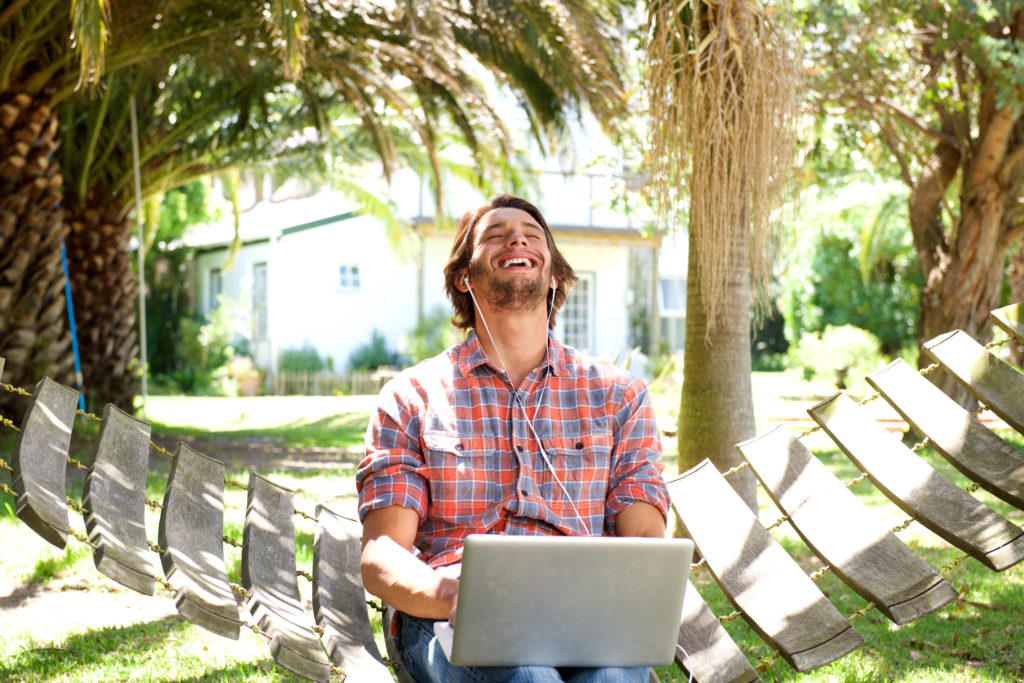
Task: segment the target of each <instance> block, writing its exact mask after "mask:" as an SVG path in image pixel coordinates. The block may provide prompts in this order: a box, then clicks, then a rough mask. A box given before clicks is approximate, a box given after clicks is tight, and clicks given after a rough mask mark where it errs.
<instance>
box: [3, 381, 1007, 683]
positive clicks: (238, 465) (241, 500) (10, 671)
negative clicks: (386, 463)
mask: <svg viewBox="0 0 1024 683" xmlns="http://www.w3.org/2000/svg"><path fill="white" fill-rule="evenodd" d="M777 379H778V378H777V377H774V376H769V377H763V376H762V377H760V378H759V377H755V387H757V386H762V387H764V386H770V387H772V389H771V391H776V385H775V384H774V382H776V381H777ZM676 398H677V397H676ZM656 399H657V400H659V401H660V402H661V403H659V407H660V406H661V405H665V406H670V407H671V406H672V405H673V403H674V401H673V400H672V399H673V397H671V396H667V397H666V396H662V397H656ZM772 400H778V399H777V395H776V394H772ZM290 403H291V400H290V399H287V400H286V399H260V400H253V399H189V400H185V399H180V398H171V397H157V398H154V399H151V402H150V404H149V406H148V408H149V412H148V415H149V419H150V420H151V421H152V422H153V424H154V437H153V438H154V441H155V442H157V443H160V444H161V445H164V446H165V447H168V448H173V444H170V445H168V444H167V443H166V441H167V440H168V439H170V438H171V437H174V438H181V439H183V440H185V441H186V442H190V441H191V440H193V439H195V440H199V441H201V444H202V446H203V447H204V448H205V449H206V450H208V451H209V452H208V453H207V454H208V455H212V456H214V457H217V456H218V453H219V452H220V451H221V450H223V452H224V453H228V454H230V457H227V458H226V459H227V460H228V470H227V476H228V478H230V479H234V480H237V481H240V482H242V483H243V484H244V483H245V482H246V481H247V480H248V473H249V470H248V469H247V467H250V466H255V467H257V469H258V471H259V472H260V474H263V475H265V476H267V477H268V478H270V479H271V480H272V481H274V482H276V483H278V484H281V485H282V486H286V487H288V488H291V489H293V490H294V491H295V505H296V507H297V508H298V509H300V510H303V511H304V512H307V513H309V514H312V513H313V511H314V508H315V506H316V504H317V503H325V504H327V505H329V506H330V507H331V508H332V509H334V510H336V511H338V512H340V513H342V514H351V513H352V512H353V511H354V499H355V487H354V470H353V462H354V459H356V458H358V455H356V454H357V453H358V450H359V448H360V444H361V443H362V439H363V432H364V430H365V425H366V420H367V412H366V409H365V407H364V406H357V407H356V409H355V410H354V412H338V411H339V406H340V405H341V404H340V403H339V402H337V400H336V399H333V398H327V399H313V400H308V399H307V400H304V401H300V402H299V404H300V405H292V404H290ZM811 404H812V402H811V401H804V404H803V407H808V406H810V405H811ZM351 406H352V404H351V403H349V404H347V407H351ZM332 411H333V412H332ZM660 419H661V418H660ZM661 421H664V420H661ZM75 430H76V440H75V450H74V452H73V455H75V456H76V457H78V458H79V459H81V460H83V462H89V461H91V453H92V450H93V449H94V448H95V441H96V433H97V431H98V430H97V428H96V427H95V426H93V425H85V426H82V425H79V424H77V423H76V426H75ZM1008 438H1010V437H1008ZM1012 439H1015V442H1016V444H1017V445H1018V447H1024V439H1021V438H1019V437H1012ZM239 443H245V444H249V443H253V444H256V446H259V445H260V444H266V443H270V444H272V445H273V446H274V448H278V447H280V449H279V451H280V452H279V451H274V453H273V454H272V456H271V457H268V459H267V460H266V461H265V463H266V466H265V467H264V466H263V464H261V461H260V460H258V459H256V458H253V457H249V456H248V455H244V454H243V455H238V451H239V450H242V451H245V448H242V449H239V448H237V446H238V444H239ZM806 443H807V445H808V446H809V447H810V448H812V450H814V452H815V454H816V455H817V456H818V457H819V458H820V459H821V460H822V461H823V462H824V463H825V464H826V465H827V466H828V467H829V468H830V469H831V470H832V471H833V472H834V473H835V474H836V476H837V477H838V478H839V479H840V480H842V481H849V480H851V479H853V478H855V477H856V476H858V475H859V473H860V472H859V469H858V468H857V467H856V466H855V465H853V464H852V463H851V462H850V461H849V460H848V459H847V458H846V457H845V456H843V455H842V454H841V453H839V452H838V451H836V450H835V449H834V448H829V447H828V446H829V442H828V440H827V438H825V437H822V436H821V435H820V434H819V435H814V436H812V437H809V438H808V439H806ZM4 445H6V444H3V445H0V447H4ZM231 445H234V446H235V447H234V448H229V446H231ZM288 449H312V450H309V451H303V454H302V455H297V454H296V455H289V453H288ZM3 452H5V453H9V452H10V450H9V448H5V450H4V451H3ZM673 454H674V447H673V445H672V444H669V443H666V455H667V456H669V457H671V455H673ZM921 455H922V457H924V458H925V459H926V460H927V461H928V462H929V463H930V464H932V466H934V467H935V468H936V469H938V470H939V471H940V472H942V473H943V474H944V475H945V476H947V477H949V478H950V479H952V480H953V481H954V482H956V483H957V484H958V485H960V486H962V487H963V486H966V485H967V484H968V482H967V480H966V479H965V478H964V477H963V475H961V474H960V473H959V472H957V471H956V470H955V469H954V468H953V467H952V466H950V465H949V464H948V463H946V462H945V461H944V460H943V459H942V458H941V457H939V456H937V455H935V454H934V453H932V452H931V451H930V450H927V449H926V450H925V451H923V452H922V454H921ZM304 459H305V460H304ZM169 460H170V459H169V458H167V457H165V456H158V455H154V457H153V458H152V459H151V463H152V467H151V469H150V472H149V475H148V478H147V497H148V498H149V499H151V500H157V501H159V500H162V498H163V494H164V489H165V486H166V481H167V472H168V470H169ZM247 463H248V464H247ZM669 469H670V471H672V470H673V469H674V467H673V466H672V465H671V463H670V467H669ZM4 474H9V473H0V477H2V476H4ZM2 480H3V481H7V482H9V479H2ZM851 490H852V491H853V492H854V493H855V494H856V495H857V496H858V498H859V499H860V500H861V501H862V502H863V503H864V504H865V506H866V507H867V508H868V510H869V512H870V513H871V514H872V515H877V516H878V518H879V519H881V520H883V521H884V523H885V524H887V525H889V526H895V525H897V524H899V523H901V522H902V521H903V520H905V519H906V517H907V516H906V514H905V513H903V512H902V511H901V510H899V509H898V508H897V507H896V506H895V505H893V504H892V503H891V502H890V501H889V500H888V499H886V498H885V496H884V495H882V494H881V493H880V492H879V491H878V490H877V489H876V488H875V487H874V486H873V485H872V484H871V483H870V482H864V483H861V484H858V485H856V486H854V487H852V489H851ZM69 495H70V496H71V497H72V499H75V500H79V501H80V500H81V477H80V476H72V477H70V478H69ZM974 495H975V496H977V497H978V498H979V499H981V500H983V501H984V502H986V503H987V504H989V505H990V506H991V507H993V508H994V509H995V510H997V511H998V512H1000V513H1001V514H1003V515H1005V516H1007V517H1009V518H1010V519H1011V520H1012V521H1014V522H1015V523H1017V524H1024V512H1021V511H1020V510H1017V509H1016V508H1013V507H1012V506H1010V505H1008V504H1006V503H1003V502H1002V501H1000V500H998V499H996V498H995V497H994V496H992V495H990V494H988V493H986V492H984V491H978V492H976V493H975V494H974ZM224 503H225V533H226V534H227V535H228V536H230V537H232V538H234V539H236V540H239V541H240V540H241V538H242V531H243V526H244V516H245V505H246V492H245V491H244V490H240V489H238V488H236V487H233V486H226V487H225V491H224ZM761 508H762V509H761V514H760V518H761V521H762V523H764V524H765V525H768V524H770V523H771V522H773V521H775V520H776V519H777V518H778V517H779V515H780V513H779V511H778V510H777V509H776V508H775V507H774V505H773V504H772V503H771V501H770V500H768V498H767V496H766V495H765V494H764V493H763V492H762V493H761ZM146 517H147V518H146V523H147V530H148V532H149V538H150V540H151V541H154V542H155V541H156V540H157V524H158V513H156V512H154V511H152V510H147V516H146ZM293 521H294V523H295V541H296V557H297V560H296V564H297V567H298V569H301V570H304V571H309V572H311V571H312V546H313V523H312V522H310V521H309V520H305V519H302V518H301V517H299V516H296V517H294V518H293ZM71 522H72V526H73V527H75V528H77V529H79V530H81V529H82V528H83V524H82V520H81V516H80V515H78V514H77V513H74V512H72V513H71ZM772 533H773V534H774V535H775V537H776V538H777V539H778V540H779V542H780V543H781V544H782V546H783V548H785V550H786V551H787V552H788V553H789V554H790V555H791V556H793V557H794V558H795V559H796V560H797V561H798V562H799V563H800V564H801V566H802V567H803V568H804V569H805V570H806V571H807V572H808V573H810V572H812V571H814V570H815V569H817V568H818V567H820V566H821V563H820V561H818V560H817V559H816V558H815V557H814V556H813V555H812V554H811V553H810V551H809V550H808V549H807V548H806V547H805V546H804V544H803V542H802V541H801V540H800V538H799V537H798V536H797V535H796V534H795V532H793V531H792V529H791V528H790V527H789V526H788V525H787V524H782V525H781V526H779V527H777V528H775V529H773V530H772ZM898 536H899V538H900V539H901V540H903V541H904V542H905V543H907V544H908V545H909V546H910V547H911V548H912V549H913V550H914V552H915V553H917V554H918V555H919V556H921V557H922V558H923V559H924V560H925V561H926V562H927V563H928V564H929V565H931V566H932V567H935V568H939V567H942V566H943V565H945V564H947V563H950V562H952V561H953V560H954V559H956V558H957V557H958V556H959V555H960V554H961V553H960V551H958V550H956V549H955V548H952V547H950V546H949V545H948V544H947V543H945V542H944V541H942V540H941V539H939V538H937V537H936V536H934V535H933V534H931V533H930V532H928V531H927V530H925V529H924V528H923V527H921V526H919V525H917V524H912V525H911V526H910V527H909V528H907V529H906V530H904V531H901V532H900V533H899V534H898ZM0 549H2V550H3V552H0V581H5V582H7V583H9V584H14V585H15V586H17V587H18V588H17V590H22V591H27V592H29V593H31V592H32V591H38V590H40V589H43V588H45V589H48V590H52V589H53V588H54V587H59V588H60V589H61V590H67V591H75V592H79V591H85V592H86V593H87V594H88V596H90V598H91V599H92V600H94V601H95V605H96V609H97V610H98V611H102V610H103V609H104V604H105V603H104V600H107V599H114V598H116V597H118V596H120V595H124V594H125V593H128V591H127V590H126V589H123V588H120V587H119V586H117V585H116V584H114V583H113V582H112V581H110V580H108V579H106V578H105V577H103V576H101V575H100V574H98V573H97V572H96V570H95V569H94V568H93V566H92V559H91V553H90V552H89V551H88V549H87V548H86V547H84V546H83V545H81V544H80V543H77V542H76V541H74V540H73V539H72V540H71V541H70V545H69V547H68V549H67V550H63V551H62V550H58V549H56V548H54V547H52V546H50V545H48V544H47V543H46V542H44V541H42V540H41V539H39V538H38V537H37V536H35V534H33V533H32V532H31V531H30V530H28V528H27V527H25V526H24V525H23V524H21V523H20V521H19V520H17V519H16V517H15V516H14V506H13V499H12V498H11V497H10V496H8V495H0ZM12 550H14V552H11V551H12ZM224 556H225V563H226V565H227V567H228V570H229V576H230V578H231V580H233V581H236V582H238V581H239V580H240V567H241V550H240V549H238V548H234V547H231V546H229V545H225V546H224ZM1022 572H1024V569H1021V568H1020V567H1019V566H1018V567H1014V568H1011V569H1009V570H1007V571H1005V572H1002V573H995V572H992V571H990V570H988V569H987V568H985V567H983V566H982V565H980V564H979V563H978V562H976V561H975V560H973V559H968V560H966V561H964V562H962V563H961V564H960V565H959V566H956V567H953V568H951V569H949V570H947V571H945V572H944V575H945V576H946V578H947V579H948V580H949V581H950V583H951V584H952V585H953V586H954V587H955V588H956V589H957V590H958V591H960V592H961V594H962V598H961V600H960V601H958V602H957V603H955V604H951V605H948V606H946V607H945V608H943V609H942V610H939V611H938V612H936V613H933V614H931V615H929V616H927V617H925V618H923V619H920V620H918V621H916V622H914V623H912V624H908V625H905V626H903V627H899V628H898V627H896V626H894V625H893V624H891V623H890V622H889V621H888V620H887V619H886V618H885V617H884V616H882V615H881V614H880V613H879V612H877V611H869V612H867V613H866V614H865V615H864V616H862V617H860V618H858V619H855V620H854V621H853V622H852V624H853V626H854V627H855V628H856V629H857V630H858V631H859V632H860V633H861V634H862V635H863V636H864V639H865V641H866V642H865V645H864V646H862V647H861V648H860V649H858V650H856V651H855V652H853V653H851V654H850V655H847V656H846V657H843V658H842V659H840V660H839V661H837V662H835V663H833V664H831V665H829V666H826V667H823V668H821V669H818V670H816V671H813V672H810V673H808V674H797V673H796V672H794V671H793V670H792V669H791V668H790V667H789V665H788V664H786V663H785V662H784V661H783V660H782V659H776V660H775V661H774V663H773V664H772V665H771V666H770V667H769V668H767V669H766V670H765V672H764V673H763V674H762V677H763V678H764V680H766V681H798V680H799V681H830V682H831V681H864V682H867V681H877V680H897V681H949V682H952V681H1019V680H1024V665H1022V660H1024V657H1021V655H1020V652H1021V651H1022V650H1021V646H1020V643H1021V642H1022V640H1024V618H1022V617H1024V575H1022ZM693 578H694V583H695V585H696V587H697V589H698V591H699V592H700V593H701V595H702V596H703V597H704V599H705V600H706V601H707V602H708V604H709V605H710V606H711V608H712V609H713V611H714V612H715V613H716V614H718V615H726V614H729V613H731V612H732V611H733V610H734V607H733V606H732V605H731V604H730V603H729V601H728V599H727V598H726V597H725V596H724V595H723V594H722V592H721V591H720V590H719V589H718V587H717V584H716V583H715V582H714V580H713V579H712V578H711V576H710V574H709V573H708V572H707V571H706V570H702V571H699V572H697V573H696V574H695V576H694V577H693ZM817 585H818V587H819V588H820V589H821V590H822V592H823V593H825V595H826V596H827V597H828V598H829V600H830V601H831V602H832V603H833V604H834V605H835V606H836V607H837V609H839V611H840V612H841V613H842V614H844V615H852V614H854V613H855V612H857V611H858V610H860V609H861V608H863V607H864V606H865V605H866V602H865V601H864V599H863V598H861V597H860V596H858V595H856V594H855V593H854V592H853V591H851V590H850V589H849V588H847V587H846V586H845V585H844V584H842V582H841V581H839V580H838V578H836V577H835V576H834V575H833V574H831V573H826V574H825V575H824V576H823V577H822V578H821V579H819V581H818V582H817ZM299 587H300V591H301V593H302V596H303V599H304V600H305V601H306V606H307V610H308V611H311V609H310V607H309V600H310V597H311V596H310V592H311V585H310V584H309V582H308V581H307V580H305V579H302V578H300V579H299ZM68 595H72V593H70V592H69V593H68ZM157 595H158V599H162V600H170V599H171V598H170V595H169V593H168V592H167V591H166V590H164V589H161V588H158V589H157ZM90 604H92V603H90ZM371 616H372V617H374V626H375V629H376V630H377V633H378V638H379V634H380V623H379V618H377V615H376V613H375V612H373V611H371ZM65 622H66V620H65V618H64V617H63V616H62V615H61V614H60V613H59V610H58V611H57V612H55V613H54V614H53V615H52V616H47V617H46V618H45V623H43V624H42V626H43V627H45V628H44V629H43V633H44V635H40V633H39V629H38V628H37V629H35V630H34V632H35V635H33V629H31V628H29V626H28V625H24V624H20V623H12V621H11V620H9V619H5V614H4V613H3V611H0V681H21V680H29V681H57V680H60V681H95V680H128V679H131V680H153V681H172V680H189V681H222V680H231V681H263V680H279V681H297V680H300V679H298V678H296V677H294V676H292V675H291V674H288V673H287V672H285V671H284V670H283V669H281V668H280V667H278V666H277V665H276V664H274V663H273V661H272V660H271V659H270V658H269V654H268V651H267V648H266V644H265V642H264V640H263V639H262V637H260V636H257V635H256V634H254V633H252V632H251V631H248V630H246V629H243V630H242V635H241V638H240V640H239V641H232V640H228V639H224V638H219V637H212V636H210V634H208V633H207V632H206V631H204V630H202V629H200V628H198V627H196V626H194V625H192V624H190V623H187V622H182V621H179V620H177V619H175V618H162V617H161V618H155V619H151V620H149V621H143V622H141V623H137V624H133V625H127V626H121V627H110V628H105V627H104V628H100V627H90V626H88V625H85V626H83V625H82V624H81V623H70V622H69V623H65ZM725 628H726V630H727V631H728V632H729V633H730V635H731V636H732V638H733V639H734V640H735V641H736V643H737V644H738V645H739V647H740V648H741V650H742V651H743V653H744V654H745V655H746V657H747V658H748V659H749V660H750V661H751V662H752V663H755V664H756V663H757V662H758V661H759V660H761V659H762V658H765V657H768V656H770V655H771V648H770V647H768V646H767V645H766V644H765V643H764V641H762V640H761V639H760V638H759V637H758V636H757V635H756V633H755V632H754V631H753V629H751V628H750V627H749V626H748V625H747V624H746V623H745V622H744V621H743V619H742V618H740V619H735V620H733V621H730V622H728V623H727V624H726V625H725ZM658 673H659V676H660V677H661V679H662V680H663V681H685V680H686V677H685V676H684V675H683V674H682V672H681V671H680V670H679V669H678V667H675V666H673V667H667V668H665V669H661V670H659V671H658Z"/></svg>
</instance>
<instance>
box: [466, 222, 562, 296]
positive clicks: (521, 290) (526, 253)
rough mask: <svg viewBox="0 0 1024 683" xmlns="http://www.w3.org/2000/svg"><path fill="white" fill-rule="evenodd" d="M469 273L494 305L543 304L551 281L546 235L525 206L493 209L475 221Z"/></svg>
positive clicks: (477, 290)
mask: <svg viewBox="0 0 1024 683" xmlns="http://www.w3.org/2000/svg"><path fill="white" fill-rule="evenodd" d="M473 232H474V237H473V257H472V259H471V260H470V262H469V277H470V279H471V280H472V283H473V287H474V291H475V292H476V293H477V294H482V295H484V296H485V297H487V301H488V303H489V304H490V305H491V306H493V307H495V308H505V309H522V310H531V309H533V308H536V307H538V306H541V305H544V303H545V301H546V299H547V293H548V286H549V285H550V284H551V253H550V251H549V249H548V241H547V235H546V234H545V232H544V228H542V227H541V226H540V225H539V224H538V223H537V221H536V220H534V218H533V216H531V215H530V214H529V213H527V212H526V211H523V210H522V209H513V208H511V207H502V208H499V209H492V210H491V211H488V212H487V213H485V214H484V215H483V217H482V218H481V219H480V221H479V222H478V223H477V224H476V228H475V229H474V231H473Z"/></svg>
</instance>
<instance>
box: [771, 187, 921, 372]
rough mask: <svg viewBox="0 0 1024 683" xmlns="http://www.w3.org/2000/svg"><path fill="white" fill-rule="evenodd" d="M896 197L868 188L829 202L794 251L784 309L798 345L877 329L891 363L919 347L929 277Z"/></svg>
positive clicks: (903, 202)
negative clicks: (829, 334) (845, 330)
mask: <svg viewBox="0 0 1024 683" xmlns="http://www.w3.org/2000/svg"><path fill="white" fill-rule="evenodd" d="M890 192H895V191H894V190H892V189H891V188H889V187H874V186H867V187H861V188H860V189H859V192H854V193H849V192H848V193H846V194H845V195H844V196H843V197H842V198H836V197H829V198H824V199H822V200H821V202H820V206H819V208H820V209H821V212H820V213H819V215H817V216H815V217H813V223H812V225H808V226H807V227H806V228H805V232H804V233H803V236H802V238H801V239H800V240H799V241H797V242H796V243H795V244H794V258H793V261H792V262H791V264H790V266H789V268H788V270H787V274H786V276H785V282H784V292H783V296H782V297H781V299H780V302H779V303H780V307H781V309H782V311H783V313H784V314H785V321H786V337H787V339H789V341H790V342H791V343H792V342H794V341H796V340H798V339H801V338H803V337H805V336H807V335H808V334H809V333H813V334H818V335H820V334H822V333H823V332H824V330H825V328H826V327H827V326H829V325H831V326H833V327H839V326H843V325H854V326H856V327H860V328H862V329H865V330H871V331H872V332H873V333H874V334H875V335H876V336H877V337H878V340H879V342H880V343H881V346H882V351H883V352H884V353H886V354H887V355H889V356H893V355H896V354H898V353H900V352H901V351H900V350H901V349H902V348H903V347H905V346H907V345H908V344H916V341H917V316H918V307H919V305H920V301H921V290H922V289H923V288H924V276H923V275H922V273H921V268H920V265H919V264H918V260H917V252H916V251H915V250H914V246H913V241H912V237H911V231H910V226H909V225H908V224H907V219H906V216H905V206H906V199H905V195H903V194H900V192H895V193H894V194H889V193H890ZM844 203H845V204H847V206H842V205H843V204H844ZM812 226H813V227H812Z"/></svg>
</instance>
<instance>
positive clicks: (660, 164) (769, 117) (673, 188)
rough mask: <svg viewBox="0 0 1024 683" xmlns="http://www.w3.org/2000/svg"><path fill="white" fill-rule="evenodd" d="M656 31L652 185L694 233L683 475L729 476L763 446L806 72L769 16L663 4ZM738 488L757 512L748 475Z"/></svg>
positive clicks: (728, 4) (651, 28) (657, 8)
mask: <svg viewBox="0 0 1024 683" xmlns="http://www.w3.org/2000/svg"><path fill="white" fill-rule="evenodd" d="M647 28H648V38H649V40H648V46H647V52H648V60H649V62H650V64H649V70H648V74H647V85H648V97H649V100H650V117H651V126H652V136H651V138H652V145H651V147H652V149H651V158H652V162H651V173H652V184H653V186H654V193H655V197H656V200H657V203H658V205H659V206H660V207H661V209H662V212H663V215H665V216H666V217H667V220H668V222H669V223H670V225H680V224H681V223H683V222H684V219H686V218H688V229H689V233H688V244H689V257H688V258H689V263H688V273H689V275H688V278H687V295H686V356H685V360H684V365H683V388H682V395H681V398H680V410H679V432H678V434H679V436H678V439H679V468H680V470H683V469H688V468H690V467H693V466H694V465H696V464H697V463H698V462H700V461H701V460H703V459H704V458H710V459H711V461H712V462H713V463H714V464H715V465H716V466H717V467H718V469H719V470H721V471H723V472H724V471H726V470H728V469H729V468H732V467H735V466H736V465H738V464H739V463H740V462H741V461H740V457H739V454H738V453H737V451H736V449H735V448H734V445H735V444H736V443H738V442H740V441H743V440H745V439H747V438H750V437H752V436H753V435H754V409H753V399H752V394H751V385H750V372H751V366H750V315H751V296H750V292H751V284H752V282H753V284H754V285H759V289H758V291H759V292H763V291H764V287H763V285H764V284H765V283H766V282H767V279H768V277H769V276H770V267H771V256H772V250H773V248H774V243H775V236H776V235H777V232H776V228H777V226H778V224H777V223H773V222H772V220H771V217H772V211H773V210H774V209H776V208H777V207H778V206H779V205H780V203H781V200H782V199H783V198H784V191H785V187H786V179H787V177H788V174H789V162H790V160H791V158H792V150H793V145H794V134H793V122H794V118H795V112H796V97H795V86H796V83H797V68H798V60H797V59H796V53H795V50H794V49H793V48H792V46H791V44H790V42H789V41H788V40H787V37H786V36H785V35H784V34H782V33H780V32H779V31H778V30H777V29H776V28H775V27H774V25H773V22H772V20H771V16H770V14H769V13H768V12H767V11H766V10H763V9H761V8H759V7H757V6H756V5H755V4H754V3H751V2H745V1H742V0H722V1H721V2H718V1H710V0H709V1H705V2H701V1H698V0H690V1H687V2H683V3H681V4H680V3H674V2H667V1H664V0H655V1H654V2H652V3H651V4H650V5H649V8H648V20H647ZM684 187H685V189H686V192H685V194H684V192H683V189H682V188H684ZM730 483H731V484H732V485H733V487H734V488H735V489H736V490H737V491H738V492H739V493H740V495H741V496H742V497H743V498H744V500H745V501H746V502H747V504H748V505H749V506H750V507H751V508H752V509H753V510H754V511H755V512H756V510H757V497H756V484H755V482H754V479H753V476H752V475H751V474H750V472H749V470H744V471H741V472H739V473H738V474H737V475H736V476H732V477H730Z"/></svg>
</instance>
